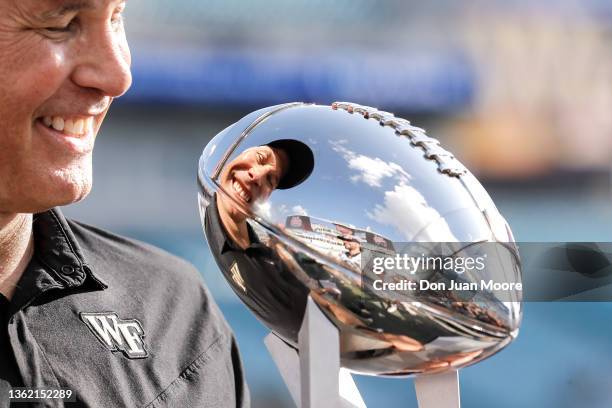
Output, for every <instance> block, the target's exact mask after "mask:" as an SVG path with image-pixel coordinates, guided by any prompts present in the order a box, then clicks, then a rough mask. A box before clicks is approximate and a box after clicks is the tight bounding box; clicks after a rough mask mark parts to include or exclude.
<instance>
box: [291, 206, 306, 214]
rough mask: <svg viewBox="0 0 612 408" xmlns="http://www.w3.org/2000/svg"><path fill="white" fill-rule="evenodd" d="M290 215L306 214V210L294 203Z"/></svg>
mask: <svg viewBox="0 0 612 408" xmlns="http://www.w3.org/2000/svg"><path fill="white" fill-rule="evenodd" d="M291 215H308V211H306V209H305V208H304V207H302V206H301V205H295V206H293V207H292V208H291Z"/></svg>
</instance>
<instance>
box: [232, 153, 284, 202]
mask: <svg viewBox="0 0 612 408" xmlns="http://www.w3.org/2000/svg"><path fill="white" fill-rule="evenodd" d="M287 167H288V158H287V154H286V153H285V152H284V151H283V150H280V149H276V148H271V147H269V146H258V147H252V148H250V149H247V150H245V151H244V152H242V153H241V154H240V155H239V156H238V157H236V158H235V159H234V160H232V161H231V162H229V163H228V164H227V165H226V166H225V168H224V169H223V172H222V173H221V177H220V182H221V186H222V187H223V190H225V191H226V192H227V193H228V194H229V195H231V196H232V198H233V199H234V200H236V201H237V202H239V203H241V204H242V205H243V206H244V207H245V208H247V209H251V208H253V205H254V204H255V203H256V202H257V201H264V200H266V199H267V198H268V197H269V196H270V194H272V191H274V189H276V187H277V186H278V183H279V181H280V179H281V177H282V176H283V175H284V173H285V171H286V169H287ZM224 201H226V200H224ZM224 204H225V205H224V206H225V207H226V208H225V210H228V212H232V211H229V208H227V207H228V205H227V204H229V205H230V206H231V203H224Z"/></svg>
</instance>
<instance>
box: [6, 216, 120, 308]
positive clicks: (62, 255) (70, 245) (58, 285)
mask: <svg viewBox="0 0 612 408" xmlns="http://www.w3.org/2000/svg"><path fill="white" fill-rule="evenodd" d="M33 231H34V256H33V257H32V260H31V261H30V264H29V265H28V266H27V268H26V270H25V272H24V274H23V276H22V277H21V279H20V281H19V283H18V287H17V291H16V292H15V295H14V296H13V299H12V301H11V303H14V304H15V305H16V306H17V305H18V306H23V305H25V304H27V303H29V302H30V301H31V300H32V299H33V298H34V297H36V296H38V295H39V294H41V293H42V292H45V291H47V290H50V289H74V288H77V287H81V286H84V285H87V287H88V288H89V289H93V290H100V289H106V288H107V287H108V286H107V285H106V284H105V283H104V282H103V281H102V280H100V279H99V278H98V277H97V276H95V275H94V272H93V270H92V268H91V265H90V264H88V263H87V260H86V259H85V258H84V256H83V251H82V250H81V247H80V246H79V243H78V242H77V240H76V238H75V236H74V234H73V233H72V230H71V229H70V226H69V225H68V222H67V221H66V219H65V218H64V216H63V215H62V213H61V211H60V210H59V209H58V208H54V209H51V210H49V211H46V212H43V213H39V214H35V215H34V220H33Z"/></svg>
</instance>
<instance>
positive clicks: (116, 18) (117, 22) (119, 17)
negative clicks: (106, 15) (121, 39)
mask: <svg viewBox="0 0 612 408" xmlns="http://www.w3.org/2000/svg"><path fill="white" fill-rule="evenodd" d="M111 24H112V25H113V27H119V26H121V24H123V14H121V13H115V14H113V17H112V18H111Z"/></svg>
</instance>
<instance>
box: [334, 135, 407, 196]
mask: <svg viewBox="0 0 612 408" xmlns="http://www.w3.org/2000/svg"><path fill="white" fill-rule="evenodd" d="M330 143H331V144H332V146H333V150H334V151H336V152H338V153H340V154H341V155H342V157H343V158H344V159H345V160H346V161H347V163H348V166H349V168H350V169H353V170H356V171H357V172H358V174H355V175H353V176H351V181H353V182H359V181H363V182H364V183H366V184H367V185H369V186H371V187H380V186H381V185H382V180H383V179H384V178H387V177H394V178H397V179H398V181H399V182H400V183H407V182H408V181H409V180H410V175H409V174H408V173H406V171H404V169H402V167H401V166H400V165H399V164H397V163H393V162H385V161H384V160H382V159H380V158H378V157H369V156H366V155H363V154H357V153H355V152H354V151H352V150H349V149H347V148H346V147H345V146H343V145H344V144H346V141H345V140H338V141H332V142H330Z"/></svg>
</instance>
